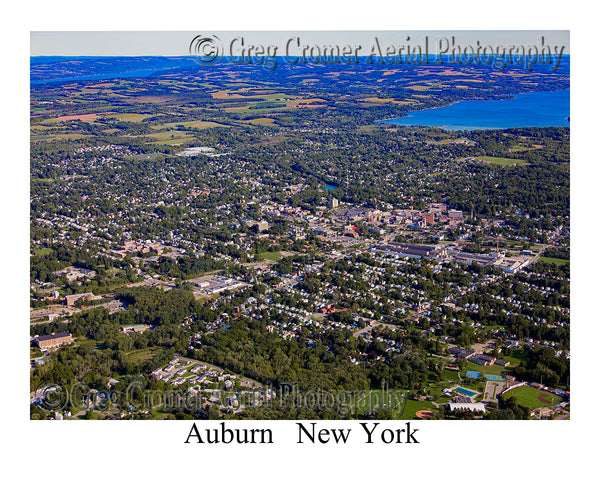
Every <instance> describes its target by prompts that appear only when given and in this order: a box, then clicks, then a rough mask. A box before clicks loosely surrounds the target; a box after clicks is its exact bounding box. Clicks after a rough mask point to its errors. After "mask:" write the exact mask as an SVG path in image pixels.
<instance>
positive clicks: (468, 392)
mask: <svg viewBox="0 0 600 480" xmlns="http://www.w3.org/2000/svg"><path fill="white" fill-rule="evenodd" d="M454 391H455V392H458V393H462V394H463V395H466V396H467V397H474V396H476V395H479V392H474V391H473V390H467V389H466V388H462V387H456V388H455V389H454Z"/></svg>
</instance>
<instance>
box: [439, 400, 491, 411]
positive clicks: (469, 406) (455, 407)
mask: <svg viewBox="0 0 600 480" xmlns="http://www.w3.org/2000/svg"><path fill="white" fill-rule="evenodd" d="M448 407H449V408H450V412H452V413H454V412H456V411H462V410H469V411H471V412H475V413H485V405H484V404H483V403H481V402H478V403H448Z"/></svg>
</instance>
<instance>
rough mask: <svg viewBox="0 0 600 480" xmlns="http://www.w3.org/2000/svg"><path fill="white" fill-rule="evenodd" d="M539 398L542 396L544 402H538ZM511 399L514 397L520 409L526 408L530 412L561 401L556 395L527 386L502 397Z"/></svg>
mask: <svg viewBox="0 0 600 480" xmlns="http://www.w3.org/2000/svg"><path fill="white" fill-rule="evenodd" d="M540 396H543V397H544V399H545V400H546V401H545V402H544V401H542V400H540V399H539V398H538V397H540ZM511 397H515V398H516V400H517V403H518V404H519V405H521V406H522V407H527V408H530V409H532V410H533V409H535V408H539V407H550V406H552V405H556V404H558V403H560V402H562V401H563V400H562V398H561V397H559V396H558V395H554V394H553V393H550V392H543V391H541V390H538V389H537V388H532V387H527V386H523V387H519V388H515V389H514V390H511V391H510V392H508V393H507V394H506V395H505V396H504V398H511Z"/></svg>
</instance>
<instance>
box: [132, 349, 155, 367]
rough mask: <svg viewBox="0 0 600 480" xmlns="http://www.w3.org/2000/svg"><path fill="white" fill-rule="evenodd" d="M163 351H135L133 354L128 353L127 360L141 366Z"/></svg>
mask: <svg viewBox="0 0 600 480" xmlns="http://www.w3.org/2000/svg"><path fill="white" fill-rule="evenodd" d="M160 351H161V349H160V348H159V347H148V348H143V349H140V350H134V351H132V352H129V353H127V354H126V355H127V360H129V361H130V362H132V363H135V364H137V365H141V364H144V363H146V362H147V361H148V360H150V359H151V358H152V357H154V356H155V355H157V354H158V353H160Z"/></svg>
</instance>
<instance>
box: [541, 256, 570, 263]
mask: <svg viewBox="0 0 600 480" xmlns="http://www.w3.org/2000/svg"><path fill="white" fill-rule="evenodd" d="M539 261H540V262H544V263H553V264H554V265H566V264H568V263H570V260H567V259H564V258H552V257H540V258H539Z"/></svg>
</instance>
